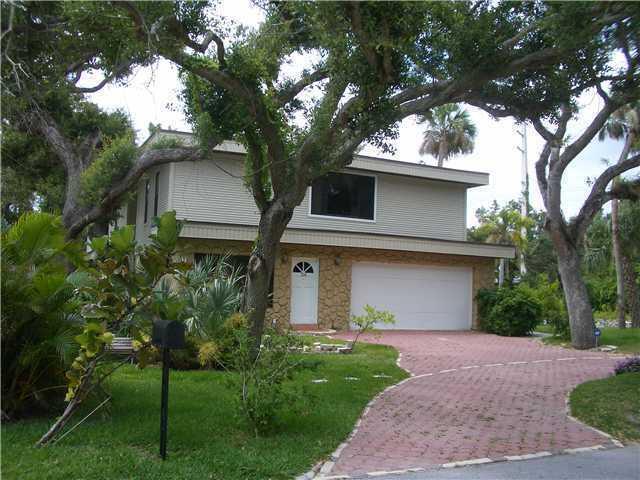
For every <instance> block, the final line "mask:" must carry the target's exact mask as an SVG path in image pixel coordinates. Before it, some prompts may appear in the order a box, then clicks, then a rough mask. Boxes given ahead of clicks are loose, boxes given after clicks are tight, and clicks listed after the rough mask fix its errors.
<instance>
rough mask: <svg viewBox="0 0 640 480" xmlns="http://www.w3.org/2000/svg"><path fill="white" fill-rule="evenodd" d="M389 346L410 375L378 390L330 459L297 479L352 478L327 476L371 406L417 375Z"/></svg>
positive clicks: (399, 365) (334, 479)
mask: <svg viewBox="0 0 640 480" xmlns="http://www.w3.org/2000/svg"><path fill="white" fill-rule="evenodd" d="M329 338H332V337H331V336H329ZM388 346H390V347H391V348H393V349H394V350H395V351H396V352H398V357H397V358H396V365H397V366H398V367H399V368H401V369H402V370H404V371H405V372H407V373H408V374H409V376H408V377H407V378H405V379H403V380H400V381H399V382H398V383H394V384H393V385H389V386H388V387H387V388H385V389H384V390H382V391H381V392H378V393H377V394H376V396H374V397H373V398H372V399H371V400H369V402H368V403H367V404H366V405H365V407H364V410H362V413H361V414H360V416H359V417H358V420H357V421H356V423H355V425H354V426H353V430H351V433H349V435H348V436H347V438H346V439H345V440H344V442H342V443H341V444H340V445H338V448H336V449H335V450H334V451H333V453H332V454H331V455H329V459H328V460H325V461H324V462H322V461H321V462H318V463H317V464H316V465H314V467H313V468H312V469H311V470H309V471H308V472H307V473H304V474H302V475H300V476H298V477H296V480H312V479H317V480H330V479H331V480H338V479H349V478H352V477H351V476H349V475H333V476H327V475H328V474H329V473H331V470H332V469H333V467H334V465H335V463H336V462H337V461H338V459H339V458H340V455H342V451H343V450H344V449H345V448H346V447H347V445H349V442H350V441H351V440H352V439H353V437H355V435H356V434H357V433H358V429H359V428H360V424H361V423H362V419H363V418H364V417H365V416H366V415H367V414H368V413H369V410H371V407H372V406H373V404H374V403H376V402H377V401H378V400H379V399H380V397H382V396H383V395H384V394H385V393H386V392H388V391H389V390H393V389H394V388H396V387H399V386H400V385H402V384H403V383H405V382H407V381H409V380H411V379H413V378H414V377H415V373H413V372H412V371H410V370H408V369H406V368H404V367H403V366H402V365H401V364H400V361H401V360H402V352H400V350H398V349H397V348H396V347H394V346H393V345H388ZM407 471H409V472H412V471H421V470H415V469H413V470H411V469H410V470H407ZM373 473H375V472H373ZM387 473H388V472H384V474H385V475H386V474H387ZM373 476H375V475H373ZM378 476H379V475H378Z"/></svg>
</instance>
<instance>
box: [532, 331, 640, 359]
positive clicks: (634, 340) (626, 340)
mask: <svg viewBox="0 0 640 480" xmlns="http://www.w3.org/2000/svg"><path fill="white" fill-rule="evenodd" d="M536 331H542V330H540V328H537V329H536ZM600 331H601V332H602V334H601V335H600V340H598V345H615V346H616V347H618V350H617V351H618V352H620V353H636V354H637V353H640V328H615V327H604V328H601V329H600ZM545 333H548V332H545ZM542 341H543V342H544V343H547V344H550V345H561V346H566V347H571V341H570V340H569V339H568V338H564V337H557V336H553V337H546V338H543V339H542Z"/></svg>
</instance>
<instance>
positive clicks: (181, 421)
mask: <svg viewBox="0 0 640 480" xmlns="http://www.w3.org/2000/svg"><path fill="white" fill-rule="evenodd" d="M396 356H397V352H396V351H395V350H394V349H392V348H390V347H386V346H381V345H364V344H359V345H358V347H356V351H355V352H354V353H353V354H352V355H305V356H304V358H308V359H317V360H318V362H319V365H318V368H317V370H315V371H309V370H305V371H303V372H301V373H300V374H299V375H298V376H297V377H296V378H295V380H294V382H295V383H297V384H299V385H303V386H304V387H305V388H307V389H308V390H309V392H310V393H311V394H312V395H313V397H314V399H315V400H314V402H313V405H312V406H309V407H307V408H306V409H305V410H304V411H295V412H294V411H288V412H283V414H282V415H281V417H280V423H279V428H278V429H277V430H276V431H275V432H274V433H272V434H270V435H268V436H265V437H261V438H255V437H254V436H253V435H252V434H251V433H250V429H248V428H246V426H245V425H244V424H243V423H242V420H241V419H240V418H238V417H237V416H236V415H235V409H234V406H233V402H232V393H231V392H230V391H229V389H228V387H227V386H226V382H225V375H229V374H227V373H223V372H219V371H192V372H177V371H172V372H171V386H170V394H169V398H170V404H169V425H170V427H169V447H168V452H169V453H168V458H167V460H166V461H165V462H162V461H161V460H159V458H158V441H159V408H160V369H159V368H148V369H146V370H143V371H139V370H137V369H135V368H134V367H130V366H127V367H125V368H123V369H122V370H121V371H119V372H117V373H116V374H115V375H114V378H113V380H112V381H111V385H110V389H111V392H112V394H113V398H114V401H113V404H112V408H111V414H110V416H108V417H103V418H97V419H91V420H89V421H87V422H86V423H85V424H83V425H81V426H80V427H79V428H78V429H77V430H76V431H75V432H73V433H72V434H71V435H69V436H68V437H66V438H64V439H63V440H62V441H61V442H60V443H59V444H56V445H54V446H52V447H47V448H34V447H33V446H32V445H33V443H34V442H35V441H36V440H37V439H38V437H39V436H40V435H41V434H42V433H43V431H44V430H45V428H46V427H47V426H48V425H49V424H50V421H51V419H40V420H30V421H25V422H21V423H17V424H9V425H3V427H2V477H3V479H14V478H15V479H25V480H27V479H57V478H59V479H84V478H87V479H99V478H135V479H146V478H148V479H178V478H179V479H191V478H193V479H266V478H274V479H280V478H292V477H294V476H295V475H297V474H300V473H303V472H305V471H306V470H308V469H309V468H310V467H311V466H312V465H313V464H314V463H315V462H317V461H318V460H320V459H322V458H324V457H326V456H327V455H329V454H330V453H331V452H332V451H333V450H334V449H335V448H336V447H337V446H338V445H339V444H340V442H342V441H343V440H344V439H345V438H346V436H347V435H348V434H349V432H350V431H351V430H352V428H353V425H354V423H355V421H356V420H357V418H358V416H359V415H360V413H361V412H362V410H363V409H364V407H365V405H366V404H367V402H368V401H369V400H370V399H371V398H372V397H373V396H374V395H375V394H376V393H377V392H379V391H381V390H382V389H384V388H385V387H387V386H388V385H391V384H393V383H396V382H398V381H399V380H401V379H402V378H405V377H406V375H407V374H406V372H404V371H403V370H401V369H400V368H398V367H397V366H396V364H395V360H396ZM375 374H386V375H389V376H390V378H374V375H375ZM345 377H359V378H360V380H358V381H349V380H345ZM317 378H326V379H327V380H328V382H327V383H319V384H314V383H312V382H311V380H312V379H317ZM79 418H80V417H78V419H79ZM76 420H77V419H76Z"/></svg>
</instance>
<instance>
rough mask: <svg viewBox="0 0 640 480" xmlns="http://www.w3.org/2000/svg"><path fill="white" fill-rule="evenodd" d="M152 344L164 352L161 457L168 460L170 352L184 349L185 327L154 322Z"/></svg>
mask: <svg viewBox="0 0 640 480" xmlns="http://www.w3.org/2000/svg"><path fill="white" fill-rule="evenodd" d="M151 343H153V344H154V345H155V346H156V347H158V348H160V349H161V350H162V399H161V403H160V457H161V458H162V459H163V460H164V459H165V458H167V418H168V414H169V363H170V361H171V358H170V356H169V351H170V350H171V349H172V348H173V349H175V348H177V349H180V348H184V347H185V342H184V325H183V324H182V323H180V322H176V321H169V320H154V322H153V333H152V336H151Z"/></svg>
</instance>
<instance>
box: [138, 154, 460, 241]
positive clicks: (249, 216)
mask: <svg viewBox="0 0 640 480" xmlns="http://www.w3.org/2000/svg"><path fill="white" fill-rule="evenodd" d="M173 168H174V178H173V190H172V194H171V203H172V205H171V206H172V208H173V209H175V210H176V213H177V217H178V218H179V219H184V220H189V221H192V222H210V223H231V224H234V223H236V224H242V225H257V224H258V220H259V214H258V210H257V208H256V206H255V204H254V202H253V198H252V196H251V194H250V193H249V192H248V191H247V189H246V187H245V186H244V182H243V179H242V174H243V164H242V161H239V159H238V157H237V156H234V155H230V154H218V155H216V158H215V160H204V161H199V162H184V163H177V164H175V165H174V167H173ZM375 176H376V177H377V179H378V180H377V191H376V219H375V222H361V221H357V220H351V219H331V218H321V217H313V216H309V198H308V194H307V196H306V197H305V199H304V200H303V202H302V204H301V205H300V206H298V207H297V208H296V209H295V211H294V215H293V218H292V220H291V222H290V224H289V225H290V227H292V228H308V229H314V230H328V231H335V230H340V231H351V232H360V233H375V234H385V235H406V236H415V237H432V238H442V239H448V240H464V239H465V235H466V232H465V230H466V226H465V208H466V205H465V192H466V188H465V186H464V185H462V184H458V183H452V182H438V181H432V180H426V179H421V178H413V177H404V176H399V175H389V174H384V173H377V174H375ZM143 200H144V199H142V201H143ZM143 206H144V204H143Z"/></svg>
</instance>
